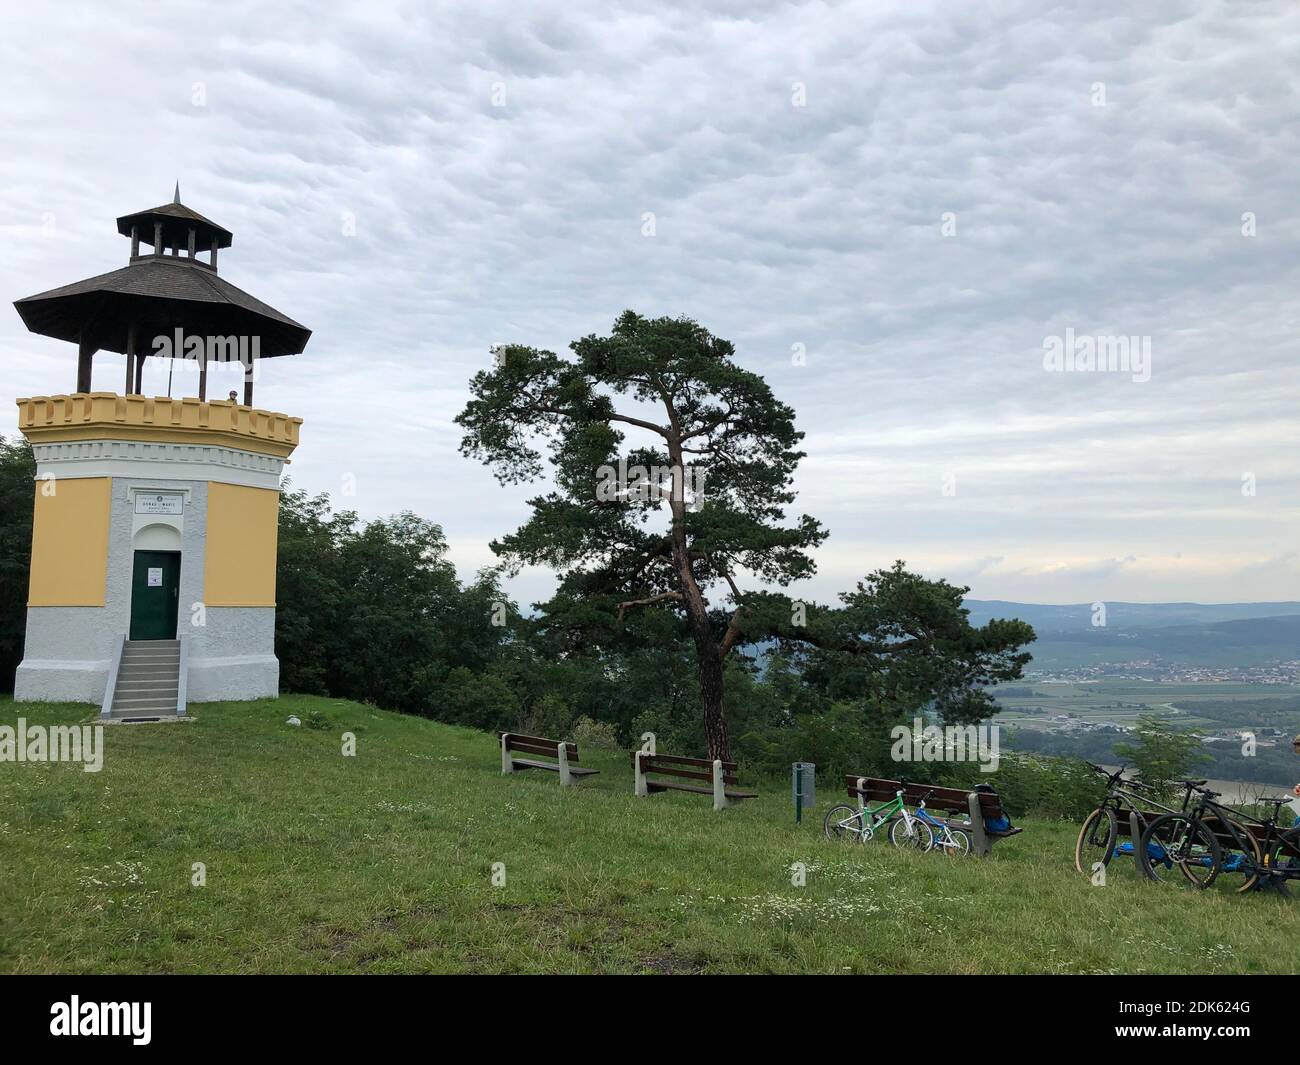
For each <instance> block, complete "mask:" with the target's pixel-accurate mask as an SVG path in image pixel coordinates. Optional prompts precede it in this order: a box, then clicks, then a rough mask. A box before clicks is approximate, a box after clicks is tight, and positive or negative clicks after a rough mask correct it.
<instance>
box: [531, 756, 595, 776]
mask: <svg viewBox="0 0 1300 1065" xmlns="http://www.w3.org/2000/svg"><path fill="white" fill-rule="evenodd" d="M510 764H511V765H513V766H515V767H517V768H523V769H549V770H551V771H552V772H555V773H558V772H559V771H560V763H559V762H534V761H533V760H532V759H531V758H511V759H510ZM599 772H600V770H599V769H584V768H583V767H582V766H578V765H571V766H569V773H570V774H571V775H573V776H575V777H591V776H595V775H596V774H597V773H599Z"/></svg>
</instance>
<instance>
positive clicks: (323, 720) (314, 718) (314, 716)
mask: <svg viewBox="0 0 1300 1065" xmlns="http://www.w3.org/2000/svg"><path fill="white" fill-rule="evenodd" d="M302 723H303V725H305V726H306V727H307V728H309V729H314V730H315V731H317V732H325V731H326V730H328V729H329V728H330V727H331V726H330V719H329V718H328V717H326V716H325V714H324V712H323V711H320V710H308V711H307V715H306V716H305V717H304V718H303V719H302Z"/></svg>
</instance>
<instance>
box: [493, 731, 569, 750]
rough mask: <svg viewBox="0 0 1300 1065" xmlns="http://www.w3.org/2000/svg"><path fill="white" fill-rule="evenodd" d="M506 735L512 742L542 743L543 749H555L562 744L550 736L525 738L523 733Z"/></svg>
mask: <svg viewBox="0 0 1300 1065" xmlns="http://www.w3.org/2000/svg"><path fill="white" fill-rule="evenodd" d="M505 735H507V736H509V737H510V738H511V739H512V740H520V741H521V742H523V743H540V744H541V745H542V746H543V747H554V746H556V745H557V744H558V743H559V742H560V741H559V740H553V739H551V738H550V737H549V736H525V735H524V734H523V733H522V732H507V733H505Z"/></svg>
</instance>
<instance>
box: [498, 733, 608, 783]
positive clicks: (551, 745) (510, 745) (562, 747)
mask: <svg viewBox="0 0 1300 1065" xmlns="http://www.w3.org/2000/svg"><path fill="white" fill-rule="evenodd" d="M515 751H519V752H521V753H523V754H535V755H543V756H545V757H547V758H554V759H556V761H554V762H539V761H537V759H535V758H516V757H515V756H514V753H513V752H515ZM577 760H578V745H577V744H576V743H564V742H562V741H560V740H548V739H546V738H545V737H542V736H523V735H520V734H519V733H517V732H503V733H501V772H502V773H503V774H505V775H509V774H510V773H517V772H519V771H520V770H521V769H549V770H550V771H551V772H553V773H559V774H560V783H561V784H562V785H564V786H565V787H566V788H567V787H571V786H572V785H573V784H574V783H575V782H576V780H578V779H581V778H582V777H591V776H595V775H596V774H597V773H599V772H600V770H599V769H584V768H583V767H582V766H578V765H574V764H573V763H574V762H576V761H577Z"/></svg>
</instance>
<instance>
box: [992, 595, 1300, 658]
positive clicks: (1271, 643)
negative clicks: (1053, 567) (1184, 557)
mask: <svg viewBox="0 0 1300 1065" xmlns="http://www.w3.org/2000/svg"><path fill="white" fill-rule="evenodd" d="M966 607H967V609H969V610H970V612H971V622H972V624H977V625H982V624H984V623H985V622H986V621H988V620H989V619H990V618H998V617H1001V618H1020V619H1021V620H1023V621H1027V622H1029V623H1030V624H1031V625H1033V626H1034V631H1035V632H1036V633H1037V634H1038V639H1037V640H1036V641H1035V642H1034V643H1033V644H1031V645H1030V647H1029V650H1030V652H1031V653H1032V654H1033V656H1034V660H1033V663H1032V665H1031V666H1030V668H1031V669H1033V670H1047V671H1049V672H1050V671H1054V670H1068V669H1078V668H1100V667H1107V666H1115V667H1116V668H1117V669H1118V668H1121V667H1122V668H1123V671H1124V672H1126V673H1127V672H1132V671H1133V670H1132V664H1133V663H1135V662H1148V663H1153V664H1154V663H1158V664H1159V665H1160V666H1162V667H1181V668H1204V669H1223V668H1250V667H1258V666H1269V665H1272V664H1274V663H1279V662H1296V661H1297V660H1300V603H1222V604H1202V603H1107V604H1106V624H1105V626H1104V627H1103V626H1094V625H1093V624H1092V607H1091V605H1090V604H1084V603H1078V604H1071V605H1068V606H1051V605H1043V604H1036V603H1009V602H1002V601H1000V600H967V602H966ZM1139 672H1141V671H1139Z"/></svg>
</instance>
